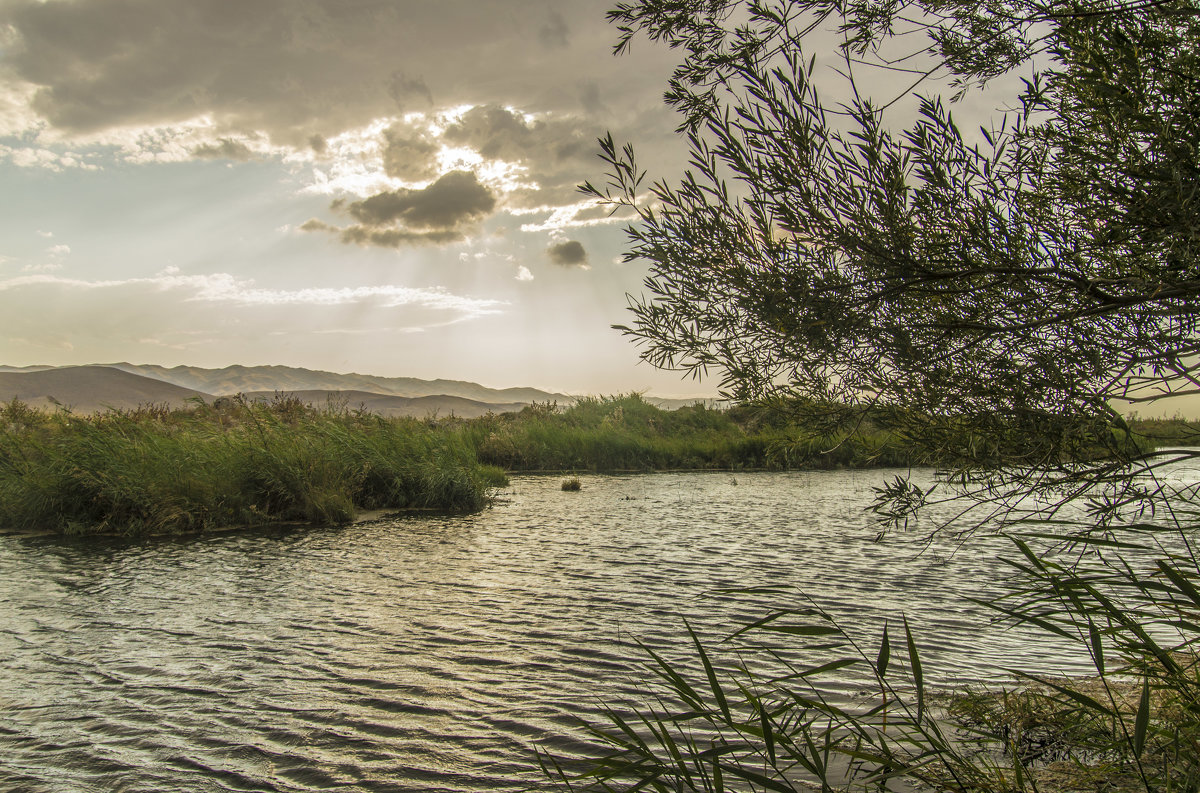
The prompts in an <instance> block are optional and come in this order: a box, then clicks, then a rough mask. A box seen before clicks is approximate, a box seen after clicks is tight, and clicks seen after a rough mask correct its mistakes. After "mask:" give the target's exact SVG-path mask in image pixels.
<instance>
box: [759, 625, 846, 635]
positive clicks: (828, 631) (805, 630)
mask: <svg viewBox="0 0 1200 793" xmlns="http://www.w3.org/2000/svg"><path fill="white" fill-rule="evenodd" d="M762 630H764V631H774V632H775V633H788V634H791V635H792V636H829V635H832V634H835V633H839V634H840V633H841V631H840V630H838V629H837V628H834V627H831V626H829V625H764V626H763V627H762Z"/></svg>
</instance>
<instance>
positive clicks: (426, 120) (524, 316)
mask: <svg viewBox="0 0 1200 793" xmlns="http://www.w3.org/2000/svg"><path fill="white" fill-rule="evenodd" d="M607 6H608V4H606V3H604V2H597V0H583V1H582V2H576V1H575V0H553V1H552V0H540V1H539V0H504V2H478V1H477V0H476V1H469V0H439V1H438V2H427V1H426V0H414V1H407V0H392V1H388V0H253V2H248V1H247V0H0V181H2V182H3V185H4V188H3V190H0V364H5V365H11V366H25V365H31V364H52V365H70V364H86V363H103V362H116V361H129V362H133V363H151V364H161V365H166V366H174V365H180V364H183V365H189V366H202V367H221V366H227V365H231V364H244V365H265V364H282V365H289V366H301V367H307V368H312V369H324V370H329V371H337V372H351V371H354V372H360V373H366V374H376V375H385V376H409V377H420V378H427V379H432V378H451V379H461V380H472V381H475V382H479V383H483V384H485V385H489V386H493V387H506V386H535V387H541V388H545V389H548V390H553V391H561V392H567V393H577V394H578V393H593V394H613V393H622V392H627V391H630V390H639V391H640V390H649V391H651V392H652V393H655V394H658V395H662V396H701V395H712V394H715V392H716V390H717V385H716V383H715V382H707V381H705V382H696V381H693V380H690V379H683V378H682V377H681V376H680V375H679V374H677V373H670V372H660V371H657V370H655V369H653V368H651V367H650V366H649V365H647V364H644V363H639V362H638V358H637V348H636V347H635V346H634V345H633V344H631V343H630V342H629V341H628V340H627V339H626V338H624V337H623V336H622V335H621V334H620V333H619V332H618V331H615V330H613V329H612V328H611V325H612V324H614V323H621V322H627V321H629V315H628V312H627V311H626V310H625V306H626V303H627V298H626V294H627V293H634V294H638V293H640V291H641V281H642V279H643V277H644V276H645V274H646V273H645V267H644V265H641V264H639V263H637V262H633V263H623V262H622V261H621V254H622V253H623V252H624V250H625V247H626V244H625V241H626V234H625V231H624V225H625V222H624V220H623V219H622V218H621V217H619V216H618V217H610V216H609V215H608V213H607V210H606V209H605V208H603V207H597V206H595V205H594V204H593V203H592V202H590V201H588V200H587V199H586V197H585V196H583V195H581V194H580V193H579V192H578V191H577V190H576V186H577V185H578V184H579V183H581V182H583V181H585V180H593V181H596V180H600V179H602V178H603V163H602V162H601V161H600V160H599V158H598V157H597V156H596V155H597V151H598V147H597V145H596V138H597V137H599V136H601V135H604V134H605V133H606V132H609V131H611V132H612V133H613V135H614V136H615V137H616V138H617V140H618V141H621V140H631V141H634V142H635V143H636V145H637V148H638V151H639V159H641V160H642V161H643V162H644V163H649V164H652V167H651V177H656V176H663V177H670V176H672V175H674V174H677V173H679V172H680V171H681V170H682V168H683V166H684V158H685V153H684V152H683V150H682V147H681V145H680V142H679V139H678V137H677V136H676V135H675V134H674V129H675V127H676V124H677V122H676V119H675V117H674V116H673V115H672V113H671V112H670V111H669V109H667V108H665V107H664V106H663V104H662V99H661V97H662V92H663V89H664V87H665V84H666V79H667V75H668V73H669V70H670V66H671V65H672V64H673V55H672V53H670V52H667V51H663V50H658V49H655V48H653V47H652V46H651V45H649V44H647V43H645V42H640V43H639V44H635V46H634V47H633V50H632V52H630V53H629V54H627V55H624V56H621V57H616V56H614V55H613V54H612V45H613V44H614V43H615V41H616V36H617V32H616V31H615V29H613V28H612V27H610V26H609V24H608V23H607V21H606V20H605V18H604V11H605V10H606V8H607Z"/></svg>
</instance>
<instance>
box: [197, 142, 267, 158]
mask: <svg viewBox="0 0 1200 793" xmlns="http://www.w3.org/2000/svg"><path fill="white" fill-rule="evenodd" d="M192 156H193V157H196V158H197V159H201V160H234V161H236V162H246V161H247V160H253V159H254V158H255V157H256V156H257V155H255V153H254V152H253V151H251V150H250V148H249V147H248V146H246V144H244V143H239V142H238V141H236V140H230V139H229V138H221V139H220V140H219V141H217V142H216V143H205V144H204V145H202V146H197V147H196V148H194V149H192Z"/></svg>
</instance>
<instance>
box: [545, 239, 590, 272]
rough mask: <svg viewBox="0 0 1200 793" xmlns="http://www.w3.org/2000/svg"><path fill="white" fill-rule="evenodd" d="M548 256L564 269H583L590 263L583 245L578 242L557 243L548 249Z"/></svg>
mask: <svg viewBox="0 0 1200 793" xmlns="http://www.w3.org/2000/svg"><path fill="white" fill-rule="evenodd" d="M546 255H547V256H549V257H550V261H552V262H554V263H555V264H561V265H562V266H564V267H581V266H583V265H585V264H587V261H588V255H587V251H586V250H584V247H583V243H581V242H578V241H576V240H567V241H566V242H558V243H555V244H554V245H551V246H550V247H549V248H547V249H546Z"/></svg>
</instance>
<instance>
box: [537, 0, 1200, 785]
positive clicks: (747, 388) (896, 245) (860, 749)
mask: <svg viewBox="0 0 1200 793" xmlns="http://www.w3.org/2000/svg"><path fill="white" fill-rule="evenodd" d="M609 16H610V18H611V19H612V20H613V21H614V22H615V23H616V24H617V26H618V30H619V31H620V39H619V41H618V44H617V50H618V51H621V50H623V49H625V48H627V47H629V46H631V45H632V42H633V41H634V40H635V39H637V38H639V37H642V36H645V37H646V38H649V39H650V40H652V41H655V42H659V43H662V44H665V45H667V46H670V47H672V48H675V49H677V50H678V51H679V52H680V53H681V56H680V64H679V66H678V68H677V69H676V71H675V73H674V75H673V77H672V79H671V82H670V85H669V88H668V91H667V94H666V100H667V102H668V104H670V105H672V106H673V107H674V108H675V109H676V110H677V111H678V112H679V113H680V117H681V124H680V128H679V130H680V132H682V133H684V134H685V135H686V137H687V140H688V143H689V146H690V150H691V169H690V170H689V171H688V172H687V173H686V174H684V175H683V177H682V178H681V179H680V180H679V181H678V183H673V184H672V183H667V182H658V183H655V184H653V185H651V186H649V187H648V188H645V187H644V185H643V183H644V179H645V173H644V172H643V171H642V170H641V168H640V166H639V164H638V162H637V159H636V157H635V153H634V149H633V147H632V146H630V145H624V146H619V145H618V144H617V143H616V142H615V141H613V139H612V138H611V136H610V137H607V138H605V139H603V140H601V156H602V157H603V158H604V160H605V161H606V162H607V164H608V166H609V168H608V170H609V173H608V180H607V182H606V183H605V184H602V185H600V186H599V187H597V186H595V185H592V184H587V185H585V186H584V188H583V189H584V190H585V192H587V193H589V194H591V195H592V196H594V197H597V198H599V199H601V200H603V201H606V202H608V203H610V204H611V205H612V206H613V208H614V210H617V209H622V208H623V209H625V210H626V211H632V212H635V213H636V215H637V222H636V224H635V225H634V226H632V227H631V228H630V229H629V238H630V248H629V251H628V253H627V258H628V259H629V260H640V261H643V262H645V263H647V264H648V266H649V276H648V277H647V279H646V281H645V289H646V294H645V296H642V297H633V298H631V305H630V308H631V311H632V314H633V322H631V323H630V324H629V325H628V326H622V328H621V329H622V330H624V331H625V332H626V333H627V334H629V335H630V336H631V337H632V338H633V339H634V340H635V341H636V342H637V343H639V344H640V345H641V346H642V349H643V352H642V355H643V358H644V359H646V360H647V361H649V362H650V363H652V364H654V365H656V366H660V367H664V368H673V369H679V370H683V371H685V372H690V373H692V374H695V375H697V376H700V375H706V374H715V375H716V376H717V377H719V378H720V381H721V384H722V388H723V389H724V390H725V391H726V393H728V394H729V395H731V396H734V397H737V398H740V399H743V400H747V401H757V402H765V403H770V404H775V405H778V406H781V407H783V408H785V409H787V410H788V411H789V413H790V417H791V418H792V419H793V420H796V417H797V416H803V417H804V419H801V423H804V422H816V423H817V424H819V426H821V427H823V428H824V429H825V430H826V431H836V429H837V428H845V427H856V426H859V425H860V424H861V422H863V421H864V420H867V419H870V420H873V421H876V420H879V418H880V417H886V418H885V422H886V424H887V426H888V427H889V429H890V431H892V432H894V433H896V435H897V436H898V437H900V438H901V439H902V441H903V444H904V445H905V446H906V448H909V449H910V450H911V451H912V452H913V455H914V459H916V460H918V461H925V462H937V463H941V464H943V465H944V466H945V475H944V477H943V479H942V482H941V483H940V484H939V485H938V486H937V487H936V488H933V489H925V490H917V489H915V488H914V487H913V486H912V485H911V484H910V483H909V482H907V481H906V480H905V479H904V478H902V477H901V478H897V479H896V480H894V481H893V482H890V483H887V484H885V485H883V486H882V487H880V488H879V489H878V491H877V493H878V496H879V499H878V501H877V503H876V505H875V507H874V509H875V511H876V513H877V515H878V516H879V518H880V519H881V521H882V522H883V523H884V524H885V525H890V526H897V525H903V524H904V523H905V521H906V520H907V518H908V517H909V516H911V515H912V514H913V512H914V511H916V510H920V509H923V508H925V507H926V506H928V505H929V504H930V503H931V502H933V501H937V500H942V499H949V500H953V501H956V502H958V503H959V504H960V505H961V507H962V508H961V510H959V511H957V512H956V513H955V514H956V518H954V523H953V525H952V528H953V529H955V530H957V531H962V532H964V536H965V533H966V532H967V530H969V529H970V528H972V527H976V528H978V527H986V528H988V529H989V530H1000V531H1007V532H1008V533H1009V534H1010V536H1012V538H1013V542H1014V558H1013V559H1011V562H1012V565H1013V569H1014V576H1015V577H1016V579H1015V584H1014V588H1013V590H1012V593H1011V594H1010V595H1009V596H1008V597H1006V598H1003V599H1001V600H999V601H996V602H992V603H990V604H988V605H990V606H991V607H992V608H994V609H995V610H996V613H997V615H998V618H999V619H1000V620H1001V621H1004V620H1011V621H1014V622H1016V623H1019V624H1022V625H1025V626H1033V627H1036V628H1038V629H1040V630H1043V631H1047V632H1049V633H1051V634H1054V635H1056V636H1058V637H1059V638H1060V639H1061V640H1063V641H1067V642H1072V643H1074V645H1075V646H1076V647H1077V648H1078V650H1079V652H1080V653H1081V655H1082V656H1083V657H1085V658H1087V659H1090V662H1091V663H1092V665H1093V666H1094V667H1095V670H1096V677H1095V678H1089V679H1086V680H1061V679H1055V678H1051V677H1048V676H1046V675H1043V674H1040V673H1037V672H1036V671H1034V672H1028V673H1026V676H1025V678H1024V682H1023V684H1022V685H1021V686H1019V687H1018V689H1016V690H1015V691H1013V692H1009V694H1007V695H1002V694H998V693H997V692H984V693H983V694H972V695H970V696H966V697H960V698H958V699H957V700H956V701H954V703H953V704H952V705H951V706H950V707H948V708H947V707H946V706H945V705H944V703H945V701H944V700H943V699H941V698H940V697H938V696H934V694H935V693H936V691H935V689H931V688H930V687H929V684H928V683H927V682H926V677H927V675H928V674H929V673H928V672H927V671H926V670H924V669H923V668H922V666H921V664H920V655H919V651H918V641H917V638H916V637H914V636H913V634H912V633H911V632H910V631H909V630H908V627H907V625H906V626H905V629H904V635H903V638H902V639H899V640H898V639H897V638H896V637H895V636H894V635H889V630H888V627H885V628H884V630H883V636H882V638H881V640H880V642H879V644H878V645H877V646H874V647H867V646H864V645H862V644H860V643H859V642H857V641H856V640H854V639H853V638H852V637H851V635H850V633H849V632H848V631H847V630H845V629H844V627H843V626H840V625H837V624H836V623H834V622H833V621H832V620H831V619H830V618H829V616H828V615H827V614H826V613H825V612H823V611H822V610H821V609H820V607H819V604H803V605H802V606H798V607H792V606H788V607H777V608H776V609H775V610H773V611H771V612H770V613H768V614H767V616H766V617H764V618H762V619H760V620H758V621H756V622H754V623H752V624H751V625H748V626H744V627H743V628H741V629H739V630H738V631H736V632H735V633H733V634H732V635H731V636H730V637H729V640H730V642H731V643H732V642H733V641H734V640H735V639H736V640H737V642H738V643H737V644H735V645H734V647H735V651H733V652H731V653H730V654H729V655H724V654H722V658H723V660H718V659H717V658H716V657H715V655H714V652H713V650H712V649H711V648H707V647H705V646H704V645H703V644H702V643H701V642H700V641H699V640H697V641H696V642H695V647H694V648H693V649H694V658H693V661H692V663H691V665H690V668H689V667H688V666H687V665H683V664H679V663H675V662H668V661H666V660H665V659H663V658H661V657H660V656H657V655H654V654H650V660H649V661H648V662H647V667H648V671H649V672H650V673H651V675H652V676H653V678H652V679H654V680H655V683H654V684H653V686H652V688H651V690H650V692H649V693H648V694H647V699H646V700H645V701H643V702H640V703H634V704H632V705H630V706H629V707H619V708H618V707H615V706H614V708H613V709H612V711H611V712H610V713H609V726H606V727H597V728H596V737H597V738H598V739H599V740H600V741H601V742H602V743H603V744H605V745H606V746H607V747H608V751H607V752H601V753H598V754H597V755H596V756H595V757H594V758H592V760H591V761H590V762H589V763H585V764H584V766H583V768H582V769H577V768H574V767H570V768H569V767H565V766H561V767H558V768H557V769H556V770H557V771H558V773H559V774H560V775H561V777H562V778H563V779H564V780H566V781H567V782H569V783H572V784H575V783H578V784H580V785H582V786H583V787H584V788H586V789H600V790H637V789H643V788H645V789H653V790H663V791H666V790H685V789H686V790H777V791H790V790H796V789H806V788H808V787H812V786H814V785H815V786H816V787H815V788H814V789H821V790H834V789H837V790H842V789H864V790H865V789H872V790H874V789H890V788H889V787H888V786H889V785H891V784H893V780H898V779H899V778H904V779H906V780H910V781H916V782H918V783H919V784H921V785H924V786H926V787H928V788H930V789H934V790H946V791H1015V790H1046V789H1111V790H1145V791H1159V790H1189V791H1195V790H1200V718H1198V717H1200V699H1197V696H1198V688H1197V681H1198V680H1200V677H1198V674H1200V673H1198V672H1197V668H1198V667H1197V661H1196V658H1197V656H1196V650H1195V645H1196V644H1197V642H1200V619H1197V614H1198V612H1197V608H1200V594H1198V592H1200V556H1197V553H1196V550H1195V549H1196V541H1197V539H1198V538H1197V528H1198V527H1200V520H1198V517H1200V506H1198V505H1200V497H1198V492H1200V491H1198V487H1200V486H1198V485H1196V483H1195V482H1194V481H1193V479H1194V477H1193V476H1191V475H1190V474H1189V473H1188V472H1187V471H1186V470H1185V469H1183V468H1181V467H1180V464H1181V463H1186V462H1187V461H1189V460H1192V459H1194V457H1195V454H1196V453H1195V452H1194V451H1193V450H1188V449H1180V450H1171V451H1170V452H1169V453H1167V454H1161V453H1156V448H1157V446H1158V444H1159V443H1160V442H1164V441H1167V442H1170V441H1175V442H1179V441H1183V442H1188V441H1194V439H1195V435H1194V433H1193V432H1192V431H1191V428H1190V427H1188V426H1187V425H1186V424H1183V423H1181V422H1165V421H1162V422H1152V423H1149V424H1147V423H1143V424H1140V425H1134V424H1132V423H1131V422H1130V421H1129V420H1128V419H1127V418H1126V417H1125V416H1124V415H1123V414H1122V413H1121V412H1120V411H1119V410H1118V407H1120V406H1122V405H1126V406H1128V405H1134V406H1140V407H1146V406H1149V407H1151V408H1152V409H1161V407H1160V405H1161V404H1162V403H1161V400H1164V399H1169V398H1171V397H1177V396H1180V395H1196V394H1197V393H1200V380H1197V373H1198V369H1197V367H1198V366H1200V356H1198V352H1200V349H1198V339H1197V319H1198V316H1200V314H1198V312H1197V309H1196V307H1197V302H1196V301H1197V299H1198V298H1200V259H1198V257H1197V254H1198V253H1200V203H1198V201H1200V104H1197V103H1198V102H1200V91H1197V90H1196V87H1197V86H1200V56H1198V55H1197V53H1200V6H1197V4H1196V2H1195V0H1146V1H1145V2H1142V1H1141V0H1133V1H1132V2H1121V1H1120V0H1117V1H1116V2H1109V1H1108V0H1071V1H1069V2H1059V1H1058V0H1029V1H1028V2H1017V3H977V2H966V1H965V0H913V2H903V3H902V2H890V1H889V0H849V1H848V2H833V1H832V0H775V1H774V2H769V1H766V0H763V1H759V0H744V1H743V0H630V1H629V2H624V3H621V4H620V5H618V6H617V7H616V8H615V9H614V10H613V11H612V12H610V14H609ZM912 42H916V43H915V44H913V43H912ZM1018 75H1022V76H1021V79H1020V85H1021V87H1019V88H1016V89H1014V90H1012V91H1010V92H1009V93H1007V94H1004V98H1003V99H1001V100H997V101H999V102H1006V103H1007V106H1008V107H1009V108H1010V109H1009V110H1008V111H1007V112H1005V113H1003V114H1002V115H1000V116H999V117H997V118H995V119H993V120H992V121H991V123H990V124H988V125H985V126H983V127H981V128H980V129H979V130H978V132H975V131H972V130H963V129H961V128H960V126H959V125H958V123H957V122H956V120H955V118H954V115H953V113H952V112H951V109H950V107H951V105H952V103H953V102H954V101H955V100H958V99H961V98H962V97H964V96H968V95H970V96H977V95H978V94H977V93H974V92H976V91H977V90H978V89H980V88H985V87H986V88H990V89H991V90H992V91H993V93H992V94H990V96H993V97H995V96H1000V93H998V92H1003V91H1005V90H1006V87H1009V86H1012V85H1014V84H1015V82H1016V78H1017V77H1018ZM889 80H892V83H891V84H892V85H895V86H896V88H895V90H894V92H893V93H892V94H890V95H884V96H880V93H881V92H883V91H886V86H887V85H888V81H889ZM897 80H898V81H899V82H897ZM839 81H840V82H839ZM831 84H832V85H837V86H838V87H837V88H836V89H834V90H830V85H831ZM831 95H832V96H834V97H836V98H835V99H834V100H833V101H832V102H831V101H829V100H828V99H827V97H828V96H831ZM943 97H948V98H943ZM1159 451H1160V452H1161V450H1159ZM935 490H936V491H937V492H934V491H935ZM968 541H969V540H968ZM1052 547H1053V548H1058V549H1060V550H1065V551H1069V552H1070V553H1069V554H1067V555H1060V556H1058V557H1051V556H1049V555H1047V553H1046V551H1047V550H1048V548H1052ZM1066 559H1070V561H1065V560H1066ZM797 620H802V621H797ZM890 627H893V628H894V626H890ZM764 633H768V634H769V633H774V634H778V633H783V634H785V636H788V637H791V638H793V639H794V640H795V643H793V644H790V645H789V644H786V643H784V642H778V641H776V642H770V643H767V644H763V643H761V642H760V643H758V644H751V645H749V646H746V645H745V642H746V641H747V640H748V638H749V637H751V636H756V635H757V636H761V635H762V634H764ZM812 637H817V638H815V639H814V638H812ZM776 638H778V637H776ZM801 643H814V644H815V645H816V646H815V647H812V646H810V647H808V649H809V650H812V651H816V650H820V651H823V652H826V653H828V655H827V656H826V658H827V660H826V661H825V662H824V663H817V664H814V663H812V662H811V660H810V661H808V662H807V665H802V664H799V663H798V662H795V661H794V660H793V658H792V657H791V655H790V653H793V652H796V651H798V650H799V649H803V648H801V647H799V644H801ZM802 657H805V658H811V656H810V655H802ZM772 665H773V666H772ZM849 668H855V669H858V670H859V675H860V677H862V676H863V675H864V673H865V679H866V680H868V681H869V685H867V686H866V690H867V691H875V692H878V695H877V698H873V699H867V700H862V701H858V702H851V703H845V702H838V701H834V700H833V699H832V698H830V697H829V696H828V695H827V694H826V693H825V692H826V691H827V690H828V689H827V688H826V687H825V686H823V684H822V678H823V677H825V678H827V676H828V674H829V673H830V672H831V671H840V670H844V669H849ZM764 669H773V670H774V671H772V672H768V673H764V672H763V670H764ZM553 764H554V761H553V760H547V765H553Z"/></svg>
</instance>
